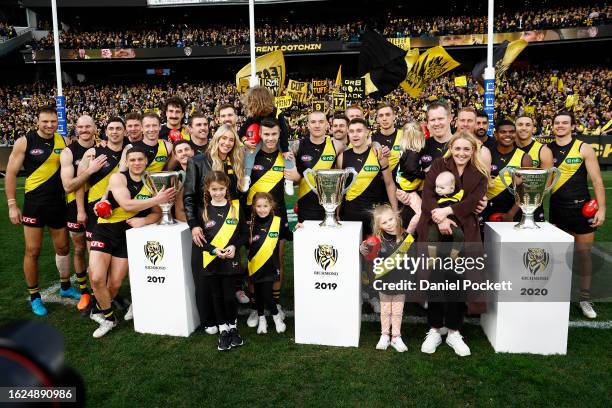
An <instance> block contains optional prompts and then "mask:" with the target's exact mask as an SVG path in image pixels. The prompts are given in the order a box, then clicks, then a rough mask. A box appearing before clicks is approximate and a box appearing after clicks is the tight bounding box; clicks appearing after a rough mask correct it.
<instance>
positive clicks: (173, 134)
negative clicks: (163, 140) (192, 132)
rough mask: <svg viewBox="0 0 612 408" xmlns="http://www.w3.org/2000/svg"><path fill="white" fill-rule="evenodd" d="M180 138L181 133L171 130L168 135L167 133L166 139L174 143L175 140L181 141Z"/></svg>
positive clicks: (181, 136)
mask: <svg viewBox="0 0 612 408" xmlns="http://www.w3.org/2000/svg"><path fill="white" fill-rule="evenodd" d="M182 138H183V135H181V131H180V130H178V129H172V130H171V131H170V133H168V139H170V141H171V142H176V141H177V140H181V139H182Z"/></svg>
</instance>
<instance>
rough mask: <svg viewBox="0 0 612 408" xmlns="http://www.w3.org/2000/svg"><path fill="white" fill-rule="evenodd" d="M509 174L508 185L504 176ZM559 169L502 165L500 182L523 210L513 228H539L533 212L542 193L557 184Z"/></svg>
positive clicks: (547, 191)
mask: <svg viewBox="0 0 612 408" xmlns="http://www.w3.org/2000/svg"><path fill="white" fill-rule="evenodd" d="M551 173H554V176H553V179H552V181H551V183H550V185H548V187H547V186H546V185H547V184H548V179H549V178H550V174H551ZM507 175H508V176H510V180H511V182H510V185H511V186H510V185H508V183H507V182H506V176H507ZM560 176H561V171H560V170H559V169H558V168H556V167H553V168H550V169H537V168H534V167H516V168H509V167H504V168H503V169H501V171H500V172H499V177H500V179H501V182H502V183H503V184H504V186H506V188H507V189H508V191H510V192H511V193H512V195H513V196H514V200H515V202H516V205H517V206H518V207H519V208H520V209H521V210H522V211H523V217H522V218H521V221H520V222H519V223H518V224H516V225H515V226H514V228H515V229H534V228H540V227H538V225H537V224H536V223H535V221H534V219H533V213H534V212H535V210H536V209H537V208H538V207H540V206H541V205H542V202H543V201H544V195H546V194H548V193H549V192H550V190H552V188H553V187H554V185H555V184H557V181H559V177H560Z"/></svg>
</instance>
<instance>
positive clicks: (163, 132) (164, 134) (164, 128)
mask: <svg viewBox="0 0 612 408" xmlns="http://www.w3.org/2000/svg"><path fill="white" fill-rule="evenodd" d="M176 134H178V135H180V138H177V137H176ZM171 135H172V136H174V139H184V140H191V137H190V136H189V133H188V132H187V129H185V128H184V127H182V126H181V127H180V128H179V129H170V128H169V127H168V125H167V124H166V123H164V124H163V125H161V127H160V129H159V138H160V139H163V140H168V141H172V140H171V138H170V136H171Z"/></svg>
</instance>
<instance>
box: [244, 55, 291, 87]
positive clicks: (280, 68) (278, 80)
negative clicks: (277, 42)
mask: <svg viewBox="0 0 612 408" xmlns="http://www.w3.org/2000/svg"><path fill="white" fill-rule="evenodd" d="M255 65H256V66H257V72H256V75H257V77H258V78H259V83H260V84H261V85H263V86H266V87H274V89H275V90H276V92H275V93H274V95H275V96H278V94H279V93H280V92H281V91H282V90H283V85H284V83H285V73H286V71H285V57H284V56H283V52H282V51H274V52H271V53H269V54H266V55H262V56H261V57H257V58H256V59H255ZM250 76H251V64H250V63H249V64H246V65H245V66H244V67H243V68H242V69H241V70H240V71H238V73H237V74H236V88H237V89H238V92H245V91H246V90H247V89H249V77H250ZM269 89H270V88H269Z"/></svg>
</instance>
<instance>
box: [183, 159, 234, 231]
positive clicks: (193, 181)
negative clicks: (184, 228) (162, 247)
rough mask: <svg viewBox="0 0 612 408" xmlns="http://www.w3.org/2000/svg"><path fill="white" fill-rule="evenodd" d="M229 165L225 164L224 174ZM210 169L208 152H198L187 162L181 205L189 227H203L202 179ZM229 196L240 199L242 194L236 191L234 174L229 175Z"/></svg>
mask: <svg viewBox="0 0 612 408" xmlns="http://www.w3.org/2000/svg"><path fill="white" fill-rule="evenodd" d="M228 168H229V165H227V164H226V169H225V174H226V175H227V174H228ZM211 171H212V161H211V159H210V156H208V154H198V155H196V156H193V157H192V158H191V159H189V161H188V162H187V171H186V173H185V183H184V185H183V189H184V190H183V206H184V207H185V217H186V218H187V224H188V225H189V228H191V229H194V228H195V227H203V225H202V217H201V215H202V211H203V210H204V181H205V180H206V176H207V175H208V173H210V172H211ZM228 177H229V179H230V189H229V190H230V192H229V193H230V197H231V198H232V200H235V199H240V198H241V196H242V195H243V194H242V193H241V192H240V191H238V185H237V183H238V179H237V178H236V176H235V175H233V174H232V175H229V176H228Z"/></svg>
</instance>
